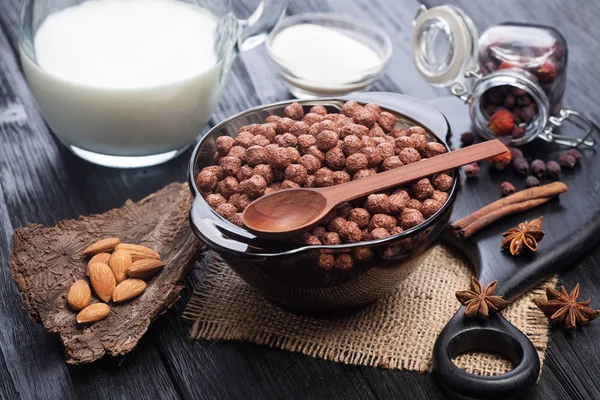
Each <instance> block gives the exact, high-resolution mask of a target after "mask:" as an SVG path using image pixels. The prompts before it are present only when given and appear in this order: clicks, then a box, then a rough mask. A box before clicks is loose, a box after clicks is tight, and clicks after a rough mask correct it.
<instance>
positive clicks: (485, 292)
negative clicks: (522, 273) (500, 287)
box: [456, 276, 510, 318]
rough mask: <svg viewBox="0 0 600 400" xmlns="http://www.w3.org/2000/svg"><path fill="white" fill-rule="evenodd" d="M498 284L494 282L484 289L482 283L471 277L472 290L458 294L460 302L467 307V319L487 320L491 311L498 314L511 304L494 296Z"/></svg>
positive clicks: (500, 297)
mask: <svg viewBox="0 0 600 400" xmlns="http://www.w3.org/2000/svg"><path fill="white" fill-rule="evenodd" d="M497 284H498V281H494V282H491V283H489V284H488V285H487V286H486V287H485V288H483V289H482V288H481V283H479V281H478V280H477V279H475V277H474V276H473V277H471V290H460V291H458V292H456V298H457V299H458V301H460V302H461V303H462V304H463V305H464V306H467V308H466V309H465V315H466V316H467V317H475V316H479V317H480V318H487V317H488V316H489V313H490V310H491V311H492V312H498V311H500V310H502V309H504V308H505V307H506V306H507V305H509V304H510V303H509V302H508V301H506V300H504V299H503V298H502V296H494V291H495V290H496V285H497Z"/></svg>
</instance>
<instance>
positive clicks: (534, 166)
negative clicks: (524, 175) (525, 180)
mask: <svg viewBox="0 0 600 400" xmlns="http://www.w3.org/2000/svg"><path fill="white" fill-rule="evenodd" d="M531 170H532V171H533V173H534V174H535V175H536V176H537V177H538V178H543V177H544V175H546V163H545V162H543V161H542V160H533V161H532V162H531Z"/></svg>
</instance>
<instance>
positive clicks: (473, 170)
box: [463, 162, 479, 178]
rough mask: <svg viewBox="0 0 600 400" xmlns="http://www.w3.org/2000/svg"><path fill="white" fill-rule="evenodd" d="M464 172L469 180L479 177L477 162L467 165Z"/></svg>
mask: <svg viewBox="0 0 600 400" xmlns="http://www.w3.org/2000/svg"><path fill="white" fill-rule="evenodd" d="M463 171H464V172H465V175H466V176H467V178H475V177H477V176H479V164H478V163H476V162H475V163H471V164H467V165H465V166H464V167H463Z"/></svg>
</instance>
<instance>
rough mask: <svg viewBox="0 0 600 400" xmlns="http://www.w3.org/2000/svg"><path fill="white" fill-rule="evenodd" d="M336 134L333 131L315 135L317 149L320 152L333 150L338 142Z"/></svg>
mask: <svg viewBox="0 0 600 400" xmlns="http://www.w3.org/2000/svg"><path fill="white" fill-rule="evenodd" d="M338 137H339V136H338V134H337V133H335V132H334V131H329V130H325V131H322V132H320V133H319V134H318V135H317V143H316V145H317V147H318V148H319V150H321V151H327V150H329V149H332V148H334V147H335V146H336V145H337V142H338Z"/></svg>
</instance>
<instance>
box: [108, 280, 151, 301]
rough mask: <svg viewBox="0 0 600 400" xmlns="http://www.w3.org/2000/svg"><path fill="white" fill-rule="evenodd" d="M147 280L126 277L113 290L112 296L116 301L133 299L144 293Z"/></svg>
mask: <svg viewBox="0 0 600 400" xmlns="http://www.w3.org/2000/svg"><path fill="white" fill-rule="evenodd" d="M144 290H146V282H144V281H143V280H141V279H125V280H124V281H123V282H121V283H119V284H118V285H117V287H116V288H115V291H114V292H113V295H112V298H113V301H114V302H115V303H121V302H124V301H127V300H131V299H133V298H135V297H138V296H139V295H140V294H142V293H144Z"/></svg>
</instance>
